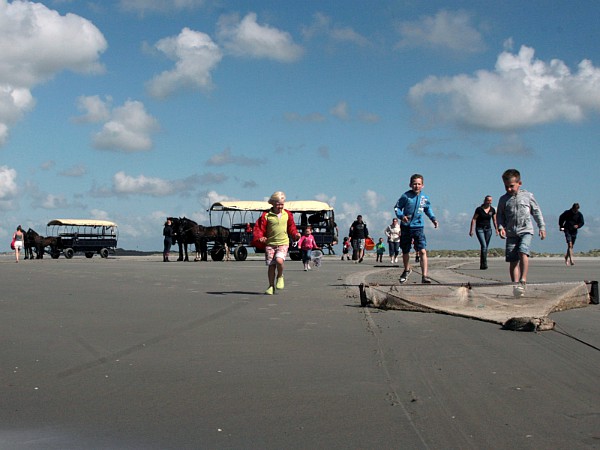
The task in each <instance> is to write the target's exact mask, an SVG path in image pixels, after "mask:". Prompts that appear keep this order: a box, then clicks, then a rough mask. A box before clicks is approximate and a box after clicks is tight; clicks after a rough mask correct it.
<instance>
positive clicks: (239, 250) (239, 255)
mask: <svg viewBox="0 0 600 450" xmlns="http://www.w3.org/2000/svg"><path fill="white" fill-rule="evenodd" d="M233 257H234V258H235V260H236V261H246V258H247V257H248V249H247V248H246V247H244V246H243V245H238V246H237V247H236V248H235V250H234V251H233Z"/></svg>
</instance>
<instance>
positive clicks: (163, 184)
mask: <svg viewBox="0 0 600 450" xmlns="http://www.w3.org/2000/svg"><path fill="white" fill-rule="evenodd" d="M113 188H114V191H115V193H117V194H124V195H128V194H142V195H150V196H153V197H163V196H167V195H171V194H173V193H174V187H173V183H171V182H169V181H167V180H163V179H161V178H153V177H146V176H144V175H139V176H137V177H132V176H130V175H127V174H126V173H125V172H117V173H116V174H115V175H114V176H113Z"/></svg>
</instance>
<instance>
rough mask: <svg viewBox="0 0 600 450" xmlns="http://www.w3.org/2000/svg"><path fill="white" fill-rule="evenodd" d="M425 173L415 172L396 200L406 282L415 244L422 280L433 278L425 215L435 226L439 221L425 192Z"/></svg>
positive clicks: (426, 281)
mask: <svg viewBox="0 0 600 450" xmlns="http://www.w3.org/2000/svg"><path fill="white" fill-rule="evenodd" d="M423 181H424V180H423V175H420V174H418V173H415V174H414V175H412V176H411V177H410V183H409V187H410V189H409V190H408V191H406V192H405V193H404V194H402V196H401V197H400V198H399V199H398V201H397V202H396V206H395V208H394V211H395V212H396V216H397V217H398V219H399V220H400V227H401V230H402V231H401V233H400V248H401V250H402V263H403V265H404V271H403V272H402V275H400V283H406V280H407V279H408V276H409V275H410V274H411V272H412V269H411V267H410V247H411V245H414V247H415V251H416V252H417V254H418V255H419V260H420V264H421V282H422V283H425V284H430V283H431V279H430V278H429V275H428V270H429V267H428V261H427V239H426V237H425V232H424V227H425V223H424V222H423V220H424V218H423V216H424V215H425V216H427V217H428V218H429V220H431V222H432V223H433V226H434V227H435V228H437V227H438V225H439V224H438V221H437V220H436V218H435V214H434V213H433V210H432V209H431V202H430V201H429V197H428V196H427V195H425V194H424V193H423V187H424V186H425V185H424V183H423Z"/></svg>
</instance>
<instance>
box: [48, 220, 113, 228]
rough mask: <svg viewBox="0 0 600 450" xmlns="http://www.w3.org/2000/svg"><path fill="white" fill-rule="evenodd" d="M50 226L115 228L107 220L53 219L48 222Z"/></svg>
mask: <svg viewBox="0 0 600 450" xmlns="http://www.w3.org/2000/svg"><path fill="white" fill-rule="evenodd" d="M47 226H49V227H51V226H65V227H68V226H73V227H92V228H94V227H107V228H111V227H112V228H116V227H117V224H116V223H114V222H110V221H108V220H92V219H54V220H51V221H50V222H48V225H47Z"/></svg>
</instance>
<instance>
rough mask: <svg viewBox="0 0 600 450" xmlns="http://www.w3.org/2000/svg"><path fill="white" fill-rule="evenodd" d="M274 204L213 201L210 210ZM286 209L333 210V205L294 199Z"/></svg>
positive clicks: (260, 207)
mask: <svg viewBox="0 0 600 450" xmlns="http://www.w3.org/2000/svg"><path fill="white" fill-rule="evenodd" d="M272 206H273V205H271V204H270V203H269V202H261V201H248V200H238V201H230V202H217V203H213V204H212V206H211V207H210V211H266V210H267V209H271V208H272ZM285 209H287V210H289V211H291V212H299V213H302V212H306V213H308V212H319V211H333V207H332V206H329V205H328V204H327V203H325V202H319V201H317V200H295V201H294V200H292V201H287V202H285Z"/></svg>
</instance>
